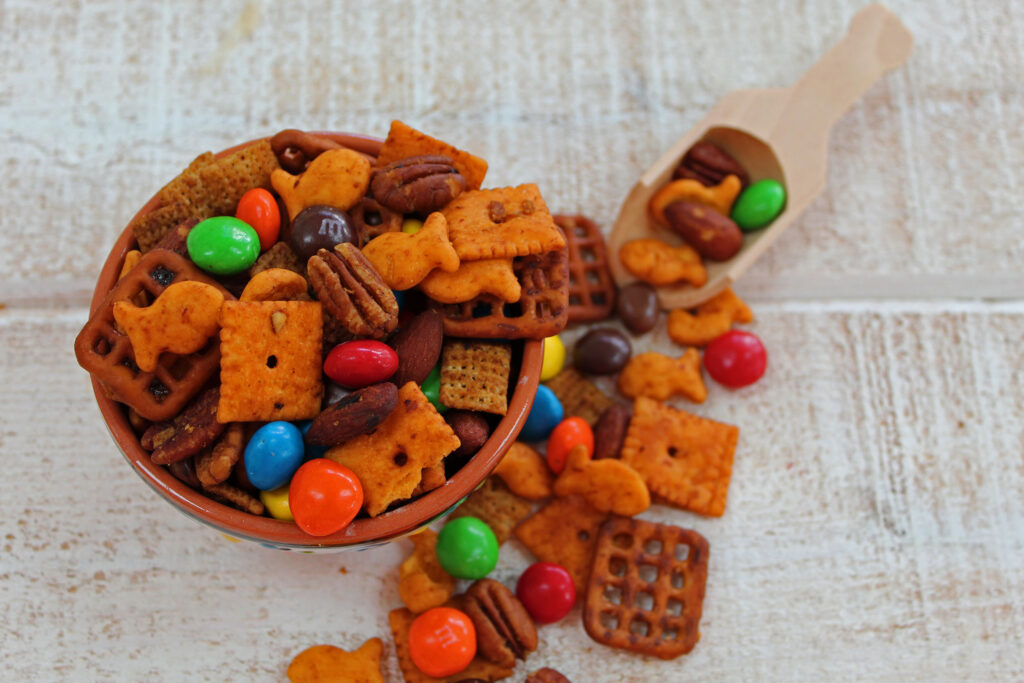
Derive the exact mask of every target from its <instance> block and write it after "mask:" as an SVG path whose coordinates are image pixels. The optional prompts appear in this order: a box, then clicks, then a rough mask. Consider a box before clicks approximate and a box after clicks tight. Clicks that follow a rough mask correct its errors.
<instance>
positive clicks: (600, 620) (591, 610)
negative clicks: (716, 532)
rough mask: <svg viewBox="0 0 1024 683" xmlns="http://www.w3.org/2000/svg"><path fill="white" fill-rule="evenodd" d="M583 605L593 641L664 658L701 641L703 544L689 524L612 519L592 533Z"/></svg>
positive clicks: (705, 569) (684, 651) (704, 577)
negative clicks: (591, 555)
mask: <svg viewBox="0 0 1024 683" xmlns="http://www.w3.org/2000/svg"><path fill="white" fill-rule="evenodd" d="M596 545H597V547H596V549H595V551H594V563H593V568H592V569H591V572H590V581H589V582H588V584H587V589H586V597H585V599H584V605H583V626H584V628H586V630H587V634H588V635H589V636H590V637H591V638H593V639H594V640H595V641H597V642H599V643H601V644H603V645H608V646H609V647H615V648H621V649H623V650H629V651H630V652H636V653H639V654H645V655H653V656H655V657H660V658H662V659H674V658H676V657H678V656H680V655H684V654H687V653H688V652H690V651H691V650H692V649H693V647H694V645H696V644H697V641H698V640H699V639H700V631H699V626H700V618H701V612H702V611H703V604H704V588H705V584H706V583H707V576H708V542H707V540H705V539H704V537H703V536H701V535H700V534H698V533H697V532H696V531H692V530H690V529H682V528H680V527H677V526H670V525H668V524H656V523H654V522H648V521H644V520H639V519H623V518H621V517H613V518H612V519H610V520H608V521H607V522H605V523H604V525H603V526H602V527H601V532H600V534H599V536H598V538H597V544H596Z"/></svg>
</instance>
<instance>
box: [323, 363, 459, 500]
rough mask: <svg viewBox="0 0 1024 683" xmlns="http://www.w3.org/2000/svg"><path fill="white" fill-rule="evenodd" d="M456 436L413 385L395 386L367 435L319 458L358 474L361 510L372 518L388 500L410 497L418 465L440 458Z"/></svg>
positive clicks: (416, 481)
mask: <svg viewBox="0 0 1024 683" xmlns="http://www.w3.org/2000/svg"><path fill="white" fill-rule="evenodd" d="M458 447H459V439H458V437H456V436H455V432H453V431H452V429H451V427H449V426H448V423H447V422H445V421H444V418H442V417H441V415H440V414H438V412H437V410H435V409H434V407H433V406H432V405H431V404H430V402H429V401H428V400H427V397H426V396H424V395H423V392H422V391H421V390H420V388H419V387H418V386H416V384H414V383H413V382H409V383H407V384H405V385H404V386H402V387H401V388H400V389H399V390H398V407H397V408H395V409H394V410H393V411H392V412H391V414H390V415H388V417H387V418H386V419H385V420H384V422H382V423H381V424H380V425H379V426H378V427H377V429H376V431H374V432H373V433H372V434H362V435H360V436H357V437H355V438H353V439H350V440H348V441H347V442H345V443H343V444H341V445H340V446H335V447H334V448H332V449H330V450H329V451H327V453H326V455H325V457H327V458H329V459H331V460H333V461H335V462H337V463H339V464H341V465H345V466H346V467H348V468H350V469H351V470H352V471H353V472H355V473H356V476H358V477H359V480H360V481H361V482H362V484H363V491H364V494H365V506H366V513H367V514H368V515H370V516H371V517H376V516H377V515H379V514H380V513H382V512H384V510H386V509H387V507H388V506H389V505H391V503H393V502H395V501H399V500H403V499H406V498H408V497H409V496H411V495H412V492H413V491H414V490H415V489H416V486H417V485H418V484H419V483H420V480H421V479H422V478H423V469H424V468H425V467H432V466H434V465H436V464H437V463H439V462H441V461H442V460H443V459H444V457H445V456H446V455H448V454H449V453H451V452H452V451H454V450H455V449H456V448H458Z"/></svg>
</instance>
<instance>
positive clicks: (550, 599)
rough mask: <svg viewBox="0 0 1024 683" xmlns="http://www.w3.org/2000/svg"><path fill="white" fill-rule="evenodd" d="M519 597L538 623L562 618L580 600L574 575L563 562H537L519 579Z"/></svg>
mask: <svg viewBox="0 0 1024 683" xmlns="http://www.w3.org/2000/svg"><path fill="white" fill-rule="evenodd" d="M516 597H517V598H519V601H520V602H522V603H523V606H524V607H526V611H527V612H529V613H530V616H531V617H533V620H534V621H536V622H537V623H538V624H553V623H555V622H556V621H561V620H562V618H563V617H565V615H566V614H568V613H569V610H571V609H572V606H573V604H575V602H576V585H575V584H574V583H573V581H572V575H571V574H569V571H568V570H567V569H566V568H565V567H563V566H562V565H560V564H555V563H554V562H536V563H534V564H531V565H530V566H529V567H527V568H526V571H525V572H523V573H522V574H521V575H520V576H519V581H517V582H516Z"/></svg>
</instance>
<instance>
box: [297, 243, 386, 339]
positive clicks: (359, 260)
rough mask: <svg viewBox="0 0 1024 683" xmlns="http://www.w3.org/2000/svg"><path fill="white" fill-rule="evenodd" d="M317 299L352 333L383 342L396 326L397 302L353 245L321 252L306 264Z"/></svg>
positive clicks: (340, 246)
mask: <svg viewBox="0 0 1024 683" xmlns="http://www.w3.org/2000/svg"><path fill="white" fill-rule="evenodd" d="M306 267H307V269H308V271H309V281H310V283H311V284H312V285H313V289H314V291H315V292H316V296H317V298H318V299H320V302H321V303H322V304H323V305H324V308H326V309H327V310H328V312H330V313H331V315H333V316H334V317H335V318H337V319H338V322H340V323H341V324H342V325H344V326H345V329H347V330H348V331H349V332H351V333H352V334H355V335H357V336H360V337H373V338H374V339H383V338H384V337H386V336H387V335H388V334H389V333H390V332H391V331H392V330H394V329H395V327H396V326H397V325H398V302H397V301H396V300H395V294H394V292H392V291H391V289H390V288H389V287H388V286H387V285H386V284H385V283H384V280H383V279H382V278H381V276H380V273H378V272H377V270H376V269H375V268H374V267H373V265H372V264H371V263H370V262H369V261H367V260H366V257H365V256H363V254H362V252H360V251H359V249H358V248H357V247H356V246H355V245H354V244H349V243H348V242H343V243H341V244H338V245H336V246H335V247H334V251H333V252H330V251H327V250H326V249H321V250H320V251H318V252H317V253H316V254H314V255H313V256H311V257H309V262H308V263H307V264H306Z"/></svg>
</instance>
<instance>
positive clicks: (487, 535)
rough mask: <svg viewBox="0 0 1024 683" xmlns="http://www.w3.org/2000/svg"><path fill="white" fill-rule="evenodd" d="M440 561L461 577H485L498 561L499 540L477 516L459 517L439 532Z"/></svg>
mask: <svg viewBox="0 0 1024 683" xmlns="http://www.w3.org/2000/svg"><path fill="white" fill-rule="evenodd" d="M436 550H437V560H438V562H440V563H441V567H443V568H444V570H445V571H446V572H448V573H449V574H451V575H452V576H454V577H456V578H460V579H482V578H484V577H485V576H487V575H488V574H490V573H491V571H492V570H493V569H494V567H495V566H496V565H497V564H498V539H497V538H496V537H495V536H494V532H493V531H491V527H489V526H487V524H486V523H485V522H483V521H481V520H480V519H478V518H476V517H456V518H455V519H453V520H450V521H449V522H448V523H447V524H445V525H444V528H442V529H441V533H440V534H438V535H437V549H436Z"/></svg>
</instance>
